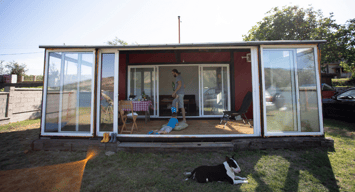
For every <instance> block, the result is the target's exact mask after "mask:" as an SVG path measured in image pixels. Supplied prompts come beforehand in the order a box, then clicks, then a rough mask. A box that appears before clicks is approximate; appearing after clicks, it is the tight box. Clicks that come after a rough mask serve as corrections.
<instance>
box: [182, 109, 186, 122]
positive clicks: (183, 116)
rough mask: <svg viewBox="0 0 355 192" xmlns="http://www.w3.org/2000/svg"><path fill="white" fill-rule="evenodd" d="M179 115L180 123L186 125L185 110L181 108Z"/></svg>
mask: <svg viewBox="0 0 355 192" xmlns="http://www.w3.org/2000/svg"><path fill="white" fill-rule="evenodd" d="M181 113H182V122H185V123H186V118H185V108H184V107H182V108H181Z"/></svg>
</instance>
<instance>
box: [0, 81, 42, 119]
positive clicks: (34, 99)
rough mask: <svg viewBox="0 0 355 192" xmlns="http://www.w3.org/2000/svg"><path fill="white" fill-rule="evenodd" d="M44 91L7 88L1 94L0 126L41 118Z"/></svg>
mask: <svg viewBox="0 0 355 192" xmlns="http://www.w3.org/2000/svg"><path fill="white" fill-rule="evenodd" d="M41 105H42V89H38V88H15V87H5V92H0V125H1V124H7V123H11V122H17V121H23V120H26V119H35V118H39V117H40V116H41Z"/></svg>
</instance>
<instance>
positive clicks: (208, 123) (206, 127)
mask: <svg viewBox="0 0 355 192" xmlns="http://www.w3.org/2000/svg"><path fill="white" fill-rule="evenodd" d="M179 120H180V119H179ZM219 122H220V120H218V119H212V120H204V119H203V120H202V119H201V120H189V119H187V124H188V125H189V126H188V127H187V128H186V129H184V130H181V131H174V130H173V131H171V132H170V133H168V134H171V135H204V134H253V132H254V131H253V127H252V128H250V126H249V124H244V123H243V121H241V120H240V121H235V120H233V121H228V123H227V125H226V127H225V128H223V126H224V124H222V125H220V124H219ZM166 123H168V120H154V119H151V121H149V122H147V123H145V122H144V119H137V125H138V130H134V131H133V134H147V133H148V132H149V131H151V130H160V128H161V126H162V125H163V124H166ZM250 123H251V125H253V121H252V120H250ZM131 126H132V123H130V124H127V128H129V129H131ZM119 128H121V126H120V127H119Z"/></svg>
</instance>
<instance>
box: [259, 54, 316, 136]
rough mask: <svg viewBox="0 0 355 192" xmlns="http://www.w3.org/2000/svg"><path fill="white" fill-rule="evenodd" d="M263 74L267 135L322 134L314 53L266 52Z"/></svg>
mask: <svg viewBox="0 0 355 192" xmlns="http://www.w3.org/2000/svg"><path fill="white" fill-rule="evenodd" d="M263 73H264V79H263V81H264V85H263V86H264V108H265V114H264V116H265V122H264V123H265V125H266V135H278V134H283V135H287V134H289V135H293V134H295V135H297V134H300V133H301V132H302V134H307V132H320V110H319V90H318V89H319V86H317V85H318V83H319V82H317V70H316V62H315V56H314V49H313V48H298V49H264V50H263Z"/></svg>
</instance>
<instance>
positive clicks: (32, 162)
mask: <svg viewBox="0 0 355 192" xmlns="http://www.w3.org/2000/svg"><path fill="white" fill-rule="evenodd" d="M36 126H37V127H36V128H27V129H20V128H18V130H17V131H14V130H8V129H7V130H6V129H3V131H2V132H0V142H1V143H0V144H1V145H2V146H1V148H0V170H11V169H23V168H29V167H39V166H45V165H57V164H60V163H69V162H75V161H80V160H82V159H85V158H86V154H87V153H86V152H66V151H28V152H27V153H24V151H25V150H29V149H30V147H29V144H30V143H31V140H32V139H35V138H36V137H38V134H39V123H36ZM324 126H325V130H326V136H327V137H332V138H333V139H334V141H335V147H334V149H323V148H309V149H286V150H250V151H239V152H233V153H230V152H223V151H221V152H204V153H192V152H181V153H128V152H119V153H116V154H114V155H112V156H106V155H105V154H104V152H103V151H102V152H99V154H98V155H97V156H96V157H95V158H93V159H91V160H89V161H88V163H87V165H86V167H85V169H84V174H83V179H82V183H81V191H355V151H354V145H355V141H354V138H355V130H354V126H353V124H351V123H346V122H343V121H337V120H330V119H325V121H324ZM25 152H26V151H25ZM233 154H234V155H235V157H236V159H237V161H238V163H239V165H240V167H241V169H242V172H241V173H240V176H244V177H248V180H249V183H248V184H242V185H234V186H233V185H230V184H229V183H217V182H215V183H207V184H199V183H197V182H195V181H192V180H189V181H184V180H185V176H184V175H183V172H185V171H192V170H193V169H194V168H195V167H197V166H199V165H216V164H219V163H222V162H223V159H224V157H225V156H226V155H229V156H231V155H233ZM0 176H1V171H0ZM0 188H1V187H0ZM56 189H58V188H56ZM59 190H60V189H59Z"/></svg>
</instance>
